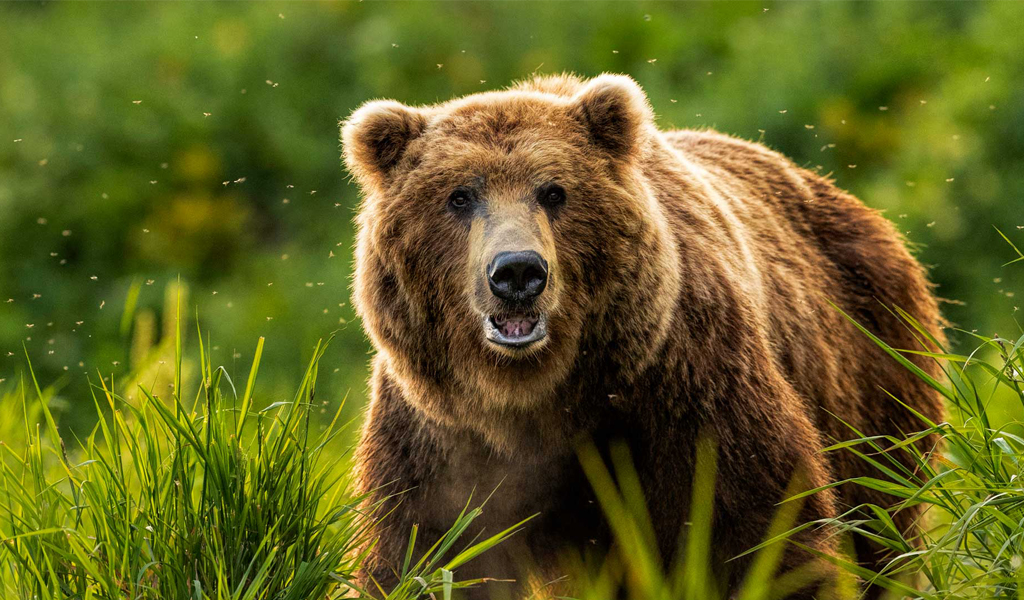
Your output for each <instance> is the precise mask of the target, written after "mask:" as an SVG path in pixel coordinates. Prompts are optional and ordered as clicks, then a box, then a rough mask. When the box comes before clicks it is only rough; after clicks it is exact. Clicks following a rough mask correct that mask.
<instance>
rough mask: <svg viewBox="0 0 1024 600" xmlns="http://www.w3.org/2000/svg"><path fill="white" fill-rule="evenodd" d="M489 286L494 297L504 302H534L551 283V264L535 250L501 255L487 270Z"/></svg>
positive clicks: (495, 258) (502, 253) (499, 254)
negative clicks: (532, 300)
mask: <svg viewBox="0 0 1024 600" xmlns="http://www.w3.org/2000/svg"><path fill="white" fill-rule="evenodd" d="M487 283H488V284H489V285H490V286H491V293H492V294H494V295H495V296H497V297H499V298H501V299H502V300H508V301H511V302H524V301H526V300H530V299H532V298H535V297H536V296H539V295H540V293H541V292H543V291H544V287H545V286H546V285H547V283H548V262H547V261H546V260H544V259H543V258H542V257H541V255H540V254H537V253H536V252H534V251H532V250H529V251H524V252H499V253H498V255H497V256H495V257H494V260H493V261H491V264H490V265H488V266H487Z"/></svg>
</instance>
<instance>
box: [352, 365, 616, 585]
mask: <svg viewBox="0 0 1024 600" xmlns="http://www.w3.org/2000/svg"><path fill="white" fill-rule="evenodd" d="M401 394H402V393H401V390H400V389H399V388H398V387H397V386H396V385H395V384H394V383H393V381H392V380H391V379H390V377H389V375H388V374H387V373H386V371H385V369H384V368H383V367H382V366H379V365H378V368H377V369H376V370H375V374H374V381H373V400H372V402H371V405H370V410H369V414H368V415H367V420H366V424H365V426H364V428H363V434H362V438H361V441H360V444H359V448H358V451H357V460H358V464H359V470H358V474H359V481H358V483H359V490H360V492H361V493H364V494H367V495H368V499H367V504H368V505H370V506H372V505H374V504H379V507H378V509H377V511H376V515H377V516H378V517H380V516H383V519H382V520H381V521H380V522H379V523H377V524H376V525H375V528H374V535H375V536H376V537H377V538H378V539H377V541H376V545H375V547H374V548H373V551H372V555H371V557H370V561H369V562H368V563H367V567H366V570H365V573H364V576H363V578H362V580H361V583H362V585H363V586H364V587H367V586H368V589H370V590H371V591H375V592H376V589H375V585H374V583H373V581H376V582H377V583H378V584H379V585H380V587H381V588H383V589H384V591H385V592H389V591H391V589H393V587H394V585H395V584H396V583H397V581H398V579H397V576H396V573H397V572H398V571H399V570H400V569H401V563H402V560H403V559H404V557H405V553H406V549H407V546H408V541H409V533H410V531H411V529H412V527H413V525H418V527H419V533H418V535H417V543H416V547H415V550H414V555H413V562H415V561H416V560H418V559H419V558H420V557H421V556H422V555H423V553H424V552H426V551H427V550H428V549H429V548H430V546H431V545H432V544H433V543H434V542H435V541H437V540H438V539H440V538H441V536H443V535H444V534H445V532H447V531H448V529H449V528H450V527H451V526H452V525H453V524H454V523H455V521H456V519H457V518H458V516H459V513H460V512H461V511H462V510H463V509H464V508H466V507H467V505H468V506H469V508H475V507H477V506H480V505H481V504H483V503H484V501H485V500H487V502H486V504H484V506H483V513H482V514H481V515H480V516H479V517H477V519H476V520H475V521H474V522H473V523H472V525H471V526H470V528H469V529H468V530H467V531H466V532H465V533H464V534H463V536H462V537H461V538H460V539H459V541H458V542H457V543H456V544H455V546H454V551H453V552H451V553H449V555H447V556H445V557H444V560H448V559H450V558H452V557H453V556H454V555H455V553H456V552H458V551H460V550H462V549H463V548H465V547H466V546H467V545H469V543H470V542H471V541H477V542H479V541H481V540H483V539H486V538H487V537H490V536H492V535H494V534H496V533H498V532H500V531H503V530H505V529H507V528H508V527H511V526H513V525H515V524H516V523H518V522H520V521H522V520H524V519H527V518H529V517H533V518H532V519H531V520H530V521H529V522H527V523H526V525H525V526H524V527H523V530H522V531H519V532H518V533H516V534H515V535H513V536H512V537H511V538H509V539H507V540H505V541H503V542H502V543H501V544H499V545H498V546H496V547H494V548H492V549H490V550H488V551H487V552H484V553H483V554H482V555H480V556H479V557H477V558H476V559H474V560H472V561H471V562H469V563H467V564H465V565H461V566H459V567H458V568H456V570H455V579H456V580H463V581H464V580H468V579H478V578H486V579H490V580H492V581H490V582H488V583H486V584H483V585H480V586H477V587H476V588H474V589H472V590H466V591H464V592H463V593H462V594H460V595H459V596H460V598H503V597H509V598H517V597H526V596H529V595H530V594H529V592H528V591H527V590H529V589H531V588H533V587H535V586H541V585H544V584H545V583H548V582H549V581H551V580H553V579H556V578H557V577H558V575H560V574H561V573H559V572H558V570H557V568H558V566H559V558H560V553H561V551H562V550H563V549H565V548H566V547H572V548H581V547H585V546H587V545H594V544H597V543H598V542H599V541H603V540H604V539H605V537H606V536H605V535H604V534H603V533H602V531H603V528H602V526H601V518H600V511H599V509H598V507H597V505H596V503H594V502H593V496H592V494H591V493H590V489H589V486H588V485H587V484H586V480H585V479H584V478H583V476H582V473H581V472H580V470H579V468H578V466H577V463H576V457H575V454H573V453H572V450H571V448H567V449H566V451H565V452H564V453H554V452H550V448H548V449H547V451H538V452H532V453H531V452H528V451H526V450H525V449H524V450H522V451H520V452H517V453H515V455H509V456H506V455H503V454H502V453H500V452H496V451H495V450H493V449H492V448H490V447H489V446H487V445H486V443H484V442H483V441H482V440H481V439H479V437H478V436H476V435H475V434H473V433H472V432H469V431H465V430H457V431H456V430H450V429H448V428H445V427H443V426H441V425H438V424H437V423H434V422H432V421H430V420H429V419H427V418H426V417H424V416H423V415H422V414H420V413H419V411H418V410H417V409H416V408H415V407H413V406H411V405H410V404H409V403H408V402H407V401H406V400H405V399H404V398H403V397H402V395H401ZM542 450H544V449H542ZM492 492H493V493H492ZM488 498H489V499H488ZM442 564H443V562H442ZM371 577H372V580H373V581H371Z"/></svg>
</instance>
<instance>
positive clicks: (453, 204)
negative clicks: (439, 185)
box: [448, 187, 473, 211]
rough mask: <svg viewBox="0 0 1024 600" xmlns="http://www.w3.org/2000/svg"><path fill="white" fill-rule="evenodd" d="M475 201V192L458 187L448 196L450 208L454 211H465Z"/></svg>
mask: <svg viewBox="0 0 1024 600" xmlns="http://www.w3.org/2000/svg"><path fill="white" fill-rule="evenodd" d="M472 200H473V192H472V191H471V190H469V189H468V188H464V187H458V188H455V191H453V192H452V193H451V195H450V196H448V207H449V208H451V209H453V210H458V211H461V210H465V209H466V207H468V206H469V204H470V202H472Z"/></svg>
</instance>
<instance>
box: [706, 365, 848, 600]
mask: <svg viewBox="0 0 1024 600" xmlns="http://www.w3.org/2000/svg"><path fill="white" fill-rule="evenodd" d="M733 391H734V393H740V394H750V396H749V397H748V399H749V400H750V401H747V402H739V403H737V404H739V405H742V406H743V407H744V409H743V410H742V411H740V412H742V413H743V414H735V415H733V416H732V418H730V419H718V420H714V421H713V423H714V427H715V430H716V431H715V432H714V435H715V438H714V439H715V440H716V441H717V446H718V462H717V466H718V469H717V471H718V479H717V482H716V506H715V510H716V511H717V515H716V519H715V524H716V533H715V536H714V547H715V548H717V549H718V560H721V561H730V562H726V563H725V564H726V565H729V566H730V567H731V568H730V569H729V570H728V573H730V581H729V588H730V590H731V591H735V590H736V589H737V587H738V586H741V585H742V583H743V578H744V577H745V576H746V571H747V568H748V567H749V565H750V564H751V563H752V562H753V557H752V556H746V557H744V558H742V559H737V560H731V559H733V558H734V557H736V556H737V555H739V554H742V553H743V552H745V551H747V550H748V549H750V548H752V547H754V546H756V545H758V544H760V543H761V542H763V541H765V539H766V538H767V536H768V535H769V531H770V529H771V526H772V524H773V521H774V520H775V519H777V518H782V517H783V515H785V514H786V513H787V510H791V509H792V510H795V511H796V514H795V518H794V515H792V514H790V515H789V518H790V519H792V520H791V521H790V522H789V523H784V522H780V525H781V526H783V527H786V528H789V527H794V526H796V525H800V524H804V523H810V522H814V521H820V520H824V519H830V518H833V517H835V516H836V504H835V502H836V499H835V495H834V493H833V492H832V490H823V491H821V492H818V493H816V494H814V495H811V496H808V497H805V498H803V499H800V500H794V501H793V502H798V503H799V504H797V505H796V506H792V505H790V506H786V507H785V508H783V505H782V503H783V502H784V501H785V500H787V499H788V498H790V497H792V496H794V495H796V494H798V493H800V492H804V491H807V490H811V489H815V488H819V487H822V486H824V485H827V484H828V483H829V482H830V481H831V474H830V472H829V468H828V465H827V463H826V461H825V460H824V456H823V455H822V454H821V453H820V450H821V448H822V447H823V446H824V444H823V442H822V441H821V439H820V436H819V434H818V431H817V429H816V427H815V426H814V424H813V422H812V421H811V419H810V417H809V416H808V415H807V414H806V413H805V412H804V407H806V406H807V403H805V402H804V401H803V399H801V398H799V397H798V396H797V394H796V393H795V392H794V391H793V389H792V388H791V386H790V385H789V384H788V383H786V382H785V381H784V380H782V379H781V377H775V376H774V375H773V374H765V375H763V376H762V377H761V378H758V380H757V382H756V384H752V385H749V386H739V385H738V386H736V387H734V390H733ZM785 530H786V529H782V531H785ZM775 533H778V532H775ZM833 533H834V532H833V531H832V530H831V528H829V527H823V526H819V525H814V526H811V527H809V528H807V529H804V530H802V531H800V532H798V533H796V534H795V535H794V536H793V537H792V538H791V539H792V541H793V542H798V543H799V544H801V545H803V546H806V547H809V548H811V549H813V550H815V551H817V552H821V553H823V554H827V555H834V554H835V552H836V547H835V546H836V544H835V539H834V538H833V537H832V534H833ZM779 543H785V544H786V545H787V546H786V548H785V550H784V551H783V556H782V560H781V563H780V565H779V568H778V569H777V572H776V574H777V575H778V576H779V577H780V578H785V579H788V580H789V581H790V582H791V583H792V582H795V581H799V582H802V583H795V584H792V585H790V586H788V589H789V591H788V593H787V595H786V596H785V597H786V598H788V599H790V600H796V599H804V598H806V599H811V598H817V599H819V600H824V599H826V598H831V597H832V596H833V594H834V593H835V586H836V569H835V567H834V566H833V565H831V564H830V563H828V562H827V561H824V560H822V559H818V558H815V557H814V556H813V555H812V554H811V553H808V552H807V551H806V550H804V549H802V548H800V547H799V546H797V545H795V544H793V543H791V542H789V541H787V542H779ZM778 583H783V581H782V579H779V581H778Z"/></svg>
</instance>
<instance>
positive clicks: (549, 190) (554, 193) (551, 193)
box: [537, 183, 565, 207]
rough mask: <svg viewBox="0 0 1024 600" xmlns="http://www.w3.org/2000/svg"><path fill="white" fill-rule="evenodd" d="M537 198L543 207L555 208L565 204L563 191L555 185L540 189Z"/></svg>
mask: <svg viewBox="0 0 1024 600" xmlns="http://www.w3.org/2000/svg"><path fill="white" fill-rule="evenodd" d="M537 196H538V197H537V200H538V201H539V202H540V203H541V204H542V205H544V206H549V207H556V206H561V205H562V204H563V203H565V190H564V189H563V188H562V186H560V185H558V184H557V183H552V184H550V185H546V186H544V187H542V188H541V189H540V193H539V194H538V195H537Z"/></svg>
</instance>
